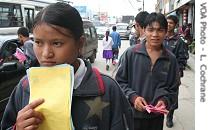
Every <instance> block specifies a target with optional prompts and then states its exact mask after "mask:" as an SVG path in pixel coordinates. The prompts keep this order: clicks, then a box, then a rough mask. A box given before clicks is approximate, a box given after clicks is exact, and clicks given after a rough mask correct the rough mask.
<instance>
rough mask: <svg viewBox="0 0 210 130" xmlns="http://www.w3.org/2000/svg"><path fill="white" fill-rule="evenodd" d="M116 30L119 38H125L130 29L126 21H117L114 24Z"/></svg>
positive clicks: (127, 37) (127, 36)
mask: <svg viewBox="0 0 210 130" xmlns="http://www.w3.org/2000/svg"><path fill="white" fill-rule="evenodd" d="M116 28H117V30H116V31H117V32H118V33H119V34H120V38H126V39H127V40H128V39H129V35H130V33H131V30H130V28H129V24H127V23H117V24H116Z"/></svg>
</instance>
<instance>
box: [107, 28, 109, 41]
mask: <svg viewBox="0 0 210 130" xmlns="http://www.w3.org/2000/svg"><path fill="white" fill-rule="evenodd" d="M108 38H109V31H108V30H107V31H106V41H108Z"/></svg>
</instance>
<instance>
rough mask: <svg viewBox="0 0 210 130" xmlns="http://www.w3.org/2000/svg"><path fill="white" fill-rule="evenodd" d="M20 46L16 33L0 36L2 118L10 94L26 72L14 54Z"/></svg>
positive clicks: (0, 101)
mask: <svg viewBox="0 0 210 130" xmlns="http://www.w3.org/2000/svg"><path fill="white" fill-rule="evenodd" d="M20 46H21V45H20V42H19V40H18V38H17V36H16V35H1V36H0V120H1V118H2V116H3V112H4V109H5V107H6V104H7V102H8V100H9V96H10V94H11V93H12V91H13V89H14V87H15V86H16V85H17V84H18V82H19V81H20V79H21V78H22V77H23V76H24V75H25V74H26V69H25V67H24V66H23V65H22V64H21V63H19V61H18V60H17V59H16V58H15V57H14V56H13V53H14V52H15V51H16V48H17V47H20Z"/></svg>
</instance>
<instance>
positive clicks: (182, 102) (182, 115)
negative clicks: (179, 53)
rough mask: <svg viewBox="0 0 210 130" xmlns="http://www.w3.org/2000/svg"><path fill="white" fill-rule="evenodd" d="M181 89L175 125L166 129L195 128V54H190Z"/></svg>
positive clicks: (188, 129) (175, 114)
mask: <svg viewBox="0 0 210 130" xmlns="http://www.w3.org/2000/svg"><path fill="white" fill-rule="evenodd" d="M181 81H182V84H181V86H180V89H179V108H178V109H177V110H176V111H175V113H174V126H173V127H172V128H167V127H166V126H165V122H164V130H195V56H194V55H193V54H190V56H189V59H188V67H187V68H186V70H185V71H184V77H183V78H182V79H181Z"/></svg>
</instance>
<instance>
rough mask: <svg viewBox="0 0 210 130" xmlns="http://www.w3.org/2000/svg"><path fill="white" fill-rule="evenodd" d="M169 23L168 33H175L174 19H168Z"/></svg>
mask: <svg viewBox="0 0 210 130" xmlns="http://www.w3.org/2000/svg"><path fill="white" fill-rule="evenodd" d="M167 22H168V32H171V31H174V29H175V27H176V24H175V23H174V21H173V20H172V19H167Z"/></svg>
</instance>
